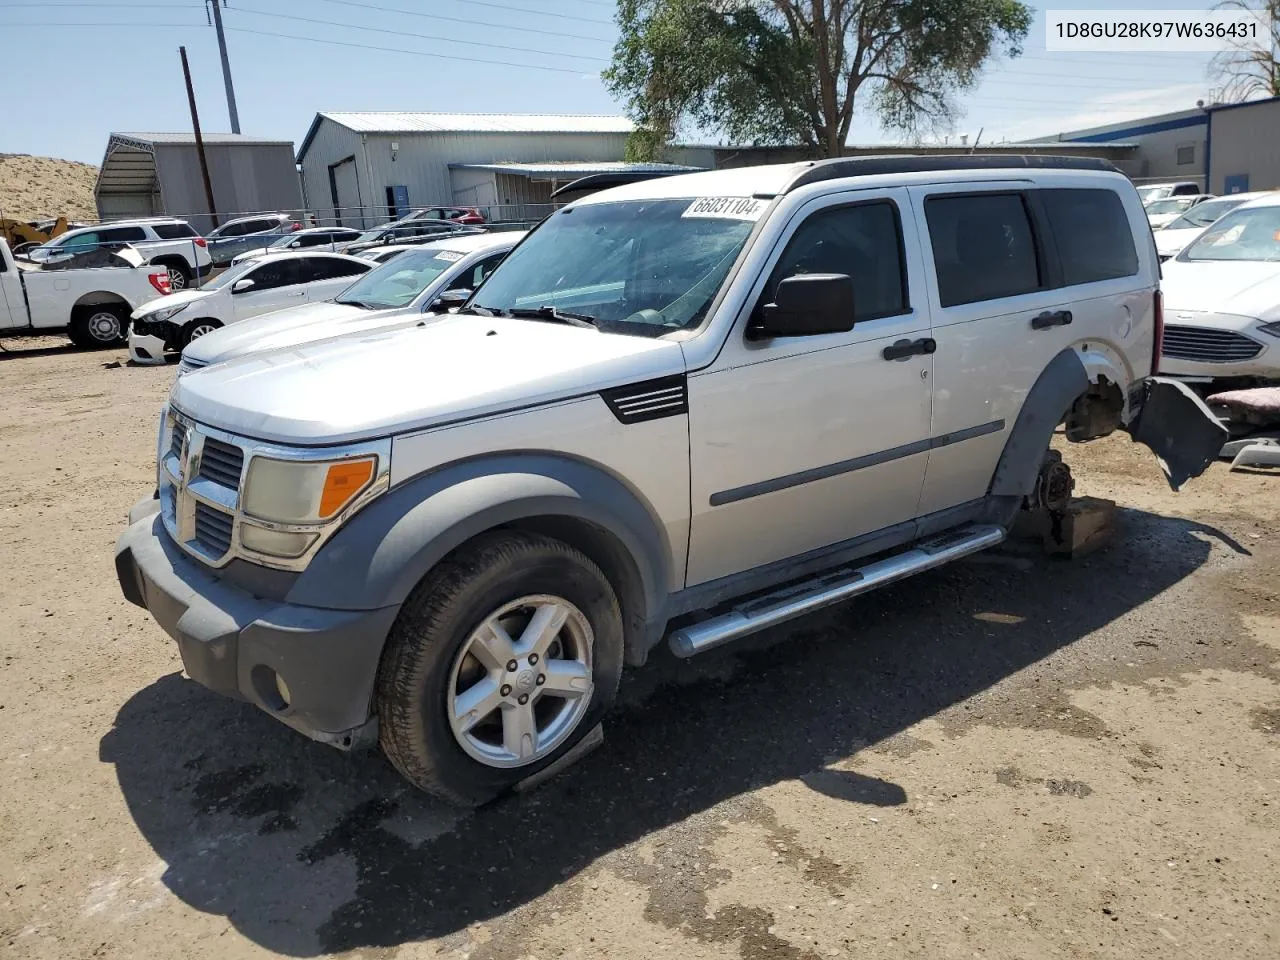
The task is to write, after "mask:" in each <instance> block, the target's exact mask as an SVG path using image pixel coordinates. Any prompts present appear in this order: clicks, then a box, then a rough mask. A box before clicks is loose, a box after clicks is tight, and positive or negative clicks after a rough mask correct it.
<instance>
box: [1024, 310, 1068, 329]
mask: <svg viewBox="0 0 1280 960" xmlns="http://www.w3.org/2000/svg"><path fill="white" fill-rule="evenodd" d="M1070 322H1071V311H1070V310H1046V311H1045V312H1044V313H1042V314H1040V316H1038V317H1032V318H1031V329H1032V330H1048V329H1049V328H1050V327H1065V326H1066V325H1067V324H1069V323H1070Z"/></svg>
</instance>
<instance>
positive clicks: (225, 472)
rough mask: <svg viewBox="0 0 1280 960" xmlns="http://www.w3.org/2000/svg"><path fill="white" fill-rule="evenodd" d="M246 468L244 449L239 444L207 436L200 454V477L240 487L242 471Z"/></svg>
mask: <svg viewBox="0 0 1280 960" xmlns="http://www.w3.org/2000/svg"><path fill="white" fill-rule="evenodd" d="M243 468H244V451H243V450H241V449H240V448H239V447H237V446H233V445H232V444H229V443H223V442H222V441H221V440H215V439H213V437H206V438H205V441H204V450H203V452H202V453H201V454H200V477H201V479H204V480H212V481H213V482H214V483H217V484H221V485H222V486H224V487H229V488H231V489H232V490H239V489H240V471H241V470H242V469H243Z"/></svg>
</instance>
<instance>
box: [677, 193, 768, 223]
mask: <svg viewBox="0 0 1280 960" xmlns="http://www.w3.org/2000/svg"><path fill="white" fill-rule="evenodd" d="M768 205H769V201H768V200H757V199H756V198H755V197H699V198H698V199H697V200H695V201H693V203H691V204H689V207H688V209H687V210H685V212H684V213H682V214H680V216H681V217H713V218H715V219H717V220H759V219H760V214H762V213H764V208H765V207H767V206H768Z"/></svg>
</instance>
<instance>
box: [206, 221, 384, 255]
mask: <svg viewBox="0 0 1280 960" xmlns="http://www.w3.org/2000/svg"><path fill="white" fill-rule="evenodd" d="M359 236H360V231H359V230H353V229H352V228H351V227H308V228H307V229H305V230H295V231H294V232H293V233H287V234H285V235H284V236H283V237H279V238H278V239H276V240H275V241H273V242H272V243H271V244H269V245H268V246H266V247H264V248H261V249H258V250H250V251H249V252H247V253H242V254H240V255H239V256H237V257H235V258H234V259H233V260H232V261H231V262H232V263H239V262H241V261H242V260H248V259H249V258H250V257H257V256H262V255H264V254H266V255H270V254H276V253H288V252H289V251H290V250H306V249H308V248H314V247H321V248H323V249H325V250H328V251H329V252H330V253H342V252H343V251H344V250H346V248H347V247H349V246H350V245H351V244H352V242H353V241H355V240H356V239H357V238H358V237H359Z"/></svg>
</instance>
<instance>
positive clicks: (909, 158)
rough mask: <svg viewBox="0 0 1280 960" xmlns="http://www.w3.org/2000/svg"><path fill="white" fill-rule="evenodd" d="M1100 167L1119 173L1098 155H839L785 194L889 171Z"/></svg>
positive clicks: (793, 183)
mask: <svg viewBox="0 0 1280 960" xmlns="http://www.w3.org/2000/svg"><path fill="white" fill-rule="evenodd" d="M1020 168H1021V169H1033V170H1034V169H1038V170H1100V171H1105V172H1108V173H1119V172H1120V170H1119V169H1118V168H1117V167H1116V166H1115V165H1114V164H1112V163H1110V162H1109V161H1107V160H1102V159H1100V158H1098V157H1063V156H1057V155H1050V154H1025V153H1016V154H968V153H966V154H946V155H943V156H923V155H919V154H898V155H894V156H884V157H837V158H835V159H832V160H815V161H814V162H813V165H812V166H810V167H809V168H808V169H806V170H803V171H801V172H800V173H799V174H797V175H796V178H795V179H794V180H792V181H791V183H790V184H788V185H787V187H786V189H785V190H783V191H782V192H783V193H789V192H790V191H792V190H798V189H799V188H800V187H803V186H806V185H808V184H810V183H821V182H822V181H823V180H838V179H843V178H845V177H874V176H881V175H884V174H889V173H932V172H934V171H942V170H1011V169H1013V170H1016V169H1020Z"/></svg>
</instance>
